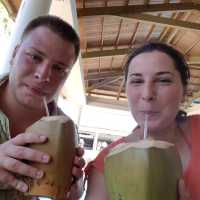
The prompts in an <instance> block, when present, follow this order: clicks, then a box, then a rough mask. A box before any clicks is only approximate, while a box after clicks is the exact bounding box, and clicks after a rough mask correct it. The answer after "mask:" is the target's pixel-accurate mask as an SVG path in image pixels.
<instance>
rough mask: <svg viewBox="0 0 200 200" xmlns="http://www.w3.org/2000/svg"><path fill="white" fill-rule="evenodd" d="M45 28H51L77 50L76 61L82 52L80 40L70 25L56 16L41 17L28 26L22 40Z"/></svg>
mask: <svg viewBox="0 0 200 200" xmlns="http://www.w3.org/2000/svg"><path fill="white" fill-rule="evenodd" d="M40 26H43V27H47V28H49V29H50V30H51V31H53V32H54V33H56V34H57V35H58V36H60V37H61V38H62V39H63V40H66V41H68V42H71V43H72V44H73V45H74V49H75V60H76V59H77V57H78V55H79V51H80V40H79V36H78V35H77V33H76V31H75V30H74V29H73V28H72V26H71V25H69V24H68V23H67V22H66V21H64V20H62V19H61V18H59V17H57V16H54V15H44V16H39V17H37V18H35V19H33V20H32V21H30V22H29V24H28V25H27V26H26V28H25V30H24V32H23V34H22V37H21V40H22V41H23V39H24V38H25V37H26V36H27V35H28V34H29V33H30V32H31V31H33V30H34V29H36V28H38V27H40Z"/></svg>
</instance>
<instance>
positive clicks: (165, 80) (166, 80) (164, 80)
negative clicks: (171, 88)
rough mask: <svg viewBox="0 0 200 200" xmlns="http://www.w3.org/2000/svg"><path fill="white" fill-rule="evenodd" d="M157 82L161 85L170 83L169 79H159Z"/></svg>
mask: <svg viewBox="0 0 200 200" xmlns="http://www.w3.org/2000/svg"><path fill="white" fill-rule="evenodd" d="M158 81H159V82H161V83H171V82H172V80H171V79H159V80H158Z"/></svg>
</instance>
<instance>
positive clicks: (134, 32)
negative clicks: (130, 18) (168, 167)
mask: <svg viewBox="0 0 200 200" xmlns="http://www.w3.org/2000/svg"><path fill="white" fill-rule="evenodd" d="M139 24H140V23H139V22H136V24H135V28H134V31H133V33H132V36H131V39H130V42H129V44H130V47H132V46H133V44H134V42H135V38H136V33H137V30H138V27H139Z"/></svg>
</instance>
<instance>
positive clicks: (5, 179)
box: [0, 133, 50, 192]
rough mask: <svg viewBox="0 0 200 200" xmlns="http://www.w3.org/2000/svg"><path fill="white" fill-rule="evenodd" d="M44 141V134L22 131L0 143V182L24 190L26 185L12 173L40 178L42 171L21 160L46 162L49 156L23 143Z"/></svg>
mask: <svg viewBox="0 0 200 200" xmlns="http://www.w3.org/2000/svg"><path fill="white" fill-rule="evenodd" d="M46 141H47V137H46V136H43V135H36V134H31V133H30V134H24V133H22V134H19V135H17V136H16V137H15V138H12V139H10V140H8V141H7V142H5V143H3V144H0V184H1V185H2V186H8V187H10V186H11V187H13V188H15V189H17V190H19V191H21V192H26V191H27V190H28V186H27V185H26V184H25V183H24V182H23V181H22V180H19V179H17V178H16V177H15V176H14V174H13V173H15V174H19V175H24V176H28V177H32V178H34V179H40V178H41V177H42V176H43V175H44V172H43V171H41V170H38V169H36V168H34V167H31V166H30V165H28V164H25V163H24V162H22V160H27V161H35V162H40V163H48V162H49V160H50V156H49V155H47V154H45V153H42V152H40V151H37V150H34V149H31V148H28V147H25V146H24V145H27V144H33V143H44V142H46Z"/></svg>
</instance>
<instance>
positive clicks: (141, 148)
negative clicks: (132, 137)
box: [105, 140, 182, 200]
mask: <svg viewBox="0 0 200 200" xmlns="http://www.w3.org/2000/svg"><path fill="white" fill-rule="evenodd" d="M181 174H182V167H181V161H180V158H179V155H178V153H177V151H176V149H175V146H174V145H173V144H171V143H168V142H164V141H157V140H141V141H139V142H135V143H123V144H120V145H118V146H117V147H116V148H114V149H113V150H112V151H111V152H110V153H109V154H108V156H107V157H106V158H105V180H106V187H107V191H108V196H109V200H177V183H178V179H179V178H180V177H181Z"/></svg>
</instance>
